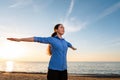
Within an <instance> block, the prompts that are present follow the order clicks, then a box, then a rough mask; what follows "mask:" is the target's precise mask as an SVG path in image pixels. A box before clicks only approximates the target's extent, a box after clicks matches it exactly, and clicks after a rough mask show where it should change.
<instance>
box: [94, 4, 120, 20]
mask: <svg viewBox="0 0 120 80" xmlns="http://www.w3.org/2000/svg"><path fill="white" fill-rule="evenodd" d="M119 9H120V2H118V3H116V4H114V5H113V6H111V7H109V8H107V9H105V10H104V11H103V12H102V13H101V14H100V15H99V16H98V17H97V18H96V19H95V20H96V21H97V20H100V19H102V18H104V17H105V16H108V15H110V14H112V13H113V12H115V11H117V10H119Z"/></svg>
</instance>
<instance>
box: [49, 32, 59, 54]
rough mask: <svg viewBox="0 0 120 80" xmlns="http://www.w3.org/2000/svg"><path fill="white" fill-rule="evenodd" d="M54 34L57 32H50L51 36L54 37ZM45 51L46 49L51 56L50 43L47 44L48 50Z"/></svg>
mask: <svg viewBox="0 0 120 80" xmlns="http://www.w3.org/2000/svg"><path fill="white" fill-rule="evenodd" d="M56 35H57V32H54V33H52V35H51V37H55V36H56ZM47 51H48V55H50V56H51V55H52V52H51V45H50V44H49V45H48V50H47Z"/></svg>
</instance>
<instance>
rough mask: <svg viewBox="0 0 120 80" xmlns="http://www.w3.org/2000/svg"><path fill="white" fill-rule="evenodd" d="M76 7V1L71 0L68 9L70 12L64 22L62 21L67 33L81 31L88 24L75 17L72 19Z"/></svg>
mask: <svg viewBox="0 0 120 80" xmlns="http://www.w3.org/2000/svg"><path fill="white" fill-rule="evenodd" d="M74 5H75V1H74V0H71V2H70V6H69V8H68V11H67V13H66V16H65V18H64V20H61V23H62V24H63V25H64V26H65V30H66V32H67V33H69V32H77V31H80V30H81V29H82V28H84V27H85V26H86V24H87V23H86V22H80V21H78V20H77V19H76V18H75V17H70V15H71V13H72V11H73V8H74Z"/></svg>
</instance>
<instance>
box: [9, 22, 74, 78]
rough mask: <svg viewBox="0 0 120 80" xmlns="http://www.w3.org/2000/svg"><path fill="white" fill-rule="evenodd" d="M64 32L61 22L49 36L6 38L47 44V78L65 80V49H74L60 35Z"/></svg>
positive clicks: (66, 76)
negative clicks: (48, 59) (48, 58)
mask: <svg viewBox="0 0 120 80" xmlns="http://www.w3.org/2000/svg"><path fill="white" fill-rule="evenodd" d="M63 34H64V27H63V25H62V24H57V25H56V26H55V27H54V33H53V34H52V35H51V37H30V38H7V39H8V40H11V41H17V42H20V41H26V42H40V43H46V44H49V46H48V49H49V50H48V51H49V54H50V55H51V58H50V62H49V66H48V74H47V80H67V79H68V75H67V60H66V54H67V49H68V47H70V48H71V49H73V50H76V48H74V47H73V46H72V45H71V44H70V43H69V42H67V41H66V40H65V39H64V38H63V37H62V35H63Z"/></svg>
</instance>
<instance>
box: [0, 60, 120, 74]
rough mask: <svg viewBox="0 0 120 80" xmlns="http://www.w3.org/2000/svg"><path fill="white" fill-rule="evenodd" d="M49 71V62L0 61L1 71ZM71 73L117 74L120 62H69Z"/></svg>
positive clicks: (69, 71)
mask: <svg viewBox="0 0 120 80" xmlns="http://www.w3.org/2000/svg"><path fill="white" fill-rule="evenodd" d="M2 71H4V72H28V73H47V71H48V62H13V61H6V62H0V72H2ZM68 73H69V74H82V75H83V74H115V75H116V74H117V75H120V62H68Z"/></svg>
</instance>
